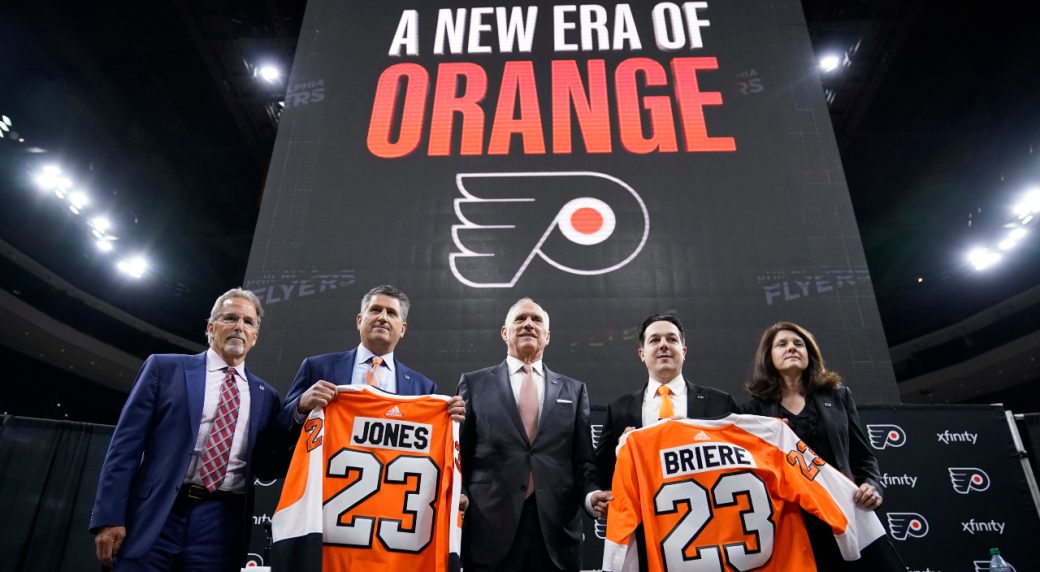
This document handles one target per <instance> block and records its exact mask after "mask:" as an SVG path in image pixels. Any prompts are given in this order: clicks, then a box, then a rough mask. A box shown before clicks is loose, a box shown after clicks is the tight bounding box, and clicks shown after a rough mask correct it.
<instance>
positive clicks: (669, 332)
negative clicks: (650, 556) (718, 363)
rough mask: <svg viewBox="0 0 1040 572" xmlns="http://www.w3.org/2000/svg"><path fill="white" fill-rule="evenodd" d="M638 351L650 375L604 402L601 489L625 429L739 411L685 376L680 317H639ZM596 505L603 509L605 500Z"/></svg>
mask: <svg viewBox="0 0 1040 572" xmlns="http://www.w3.org/2000/svg"><path fill="white" fill-rule="evenodd" d="M638 354H639V359H640V360H641V361H642V362H643V364H645V365H646V371H647V373H648V374H649V380H648V381H647V382H646V383H645V384H643V386H642V387H641V388H640V389H639V391H636V392H633V393H629V394H627V395H622V396H621V397H619V398H617V399H615V400H614V401H612V402H611V403H610V404H609V405H607V417H606V421H605V422H604V424H603V432H602V433H601V434H600V439H599V443H598V444H597V446H596V465H597V467H598V468H599V476H600V485H601V487H602V488H603V489H610V484H611V480H612V479H613V478H614V463H615V461H617V457H616V456H615V450H616V449H617V445H618V439H620V438H621V435H623V434H624V433H625V431H627V430H629V429H637V428H639V427H643V426H646V425H649V424H651V423H654V422H656V421H657V420H658V419H661V418H662V417H664V418H668V417H687V418H690V419H712V418H717V417H722V416H724V415H727V414H729V413H737V404H736V402H735V401H734V400H733V397H732V396H730V394H728V393H726V392H725V391H720V390H718V389H714V388H711V387H705V386H703V385H698V384H696V383H693V382H691V381H689V380H686V379H684V378H683V374H682V367H683V362H684V361H685V360H686V337H685V335H684V334H683V327H682V322H680V321H679V319H678V318H676V317H675V316H671V315H668V314H654V315H652V316H650V317H649V318H647V319H646V320H645V321H643V327H642V329H640V331H639V348H638ZM662 388H663V389H662ZM596 508H597V509H599V510H601V511H605V510H606V507H605V506H603V505H600V506H597V507H596ZM641 561H642V562H645V561H646V559H645V558H643V559H641Z"/></svg>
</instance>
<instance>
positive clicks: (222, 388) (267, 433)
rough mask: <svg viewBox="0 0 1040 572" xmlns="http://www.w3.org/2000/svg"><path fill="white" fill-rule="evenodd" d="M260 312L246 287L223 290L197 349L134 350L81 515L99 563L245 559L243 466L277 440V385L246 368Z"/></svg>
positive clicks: (249, 475) (247, 509)
mask: <svg viewBox="0 0 1040 572" xmlns="http://www.w3.org/2000/svg"><path fill="white" fill-rule="evenodd" d="M262 316H263V309H262V308H261V306H260V300H259V299H258V298H257V297H256V295H255V294H253V293H252V292H249V291H248V290H242V289H239V288H235V289H232V290H228V291H227V292H225V293H224V294H223V295H221V296H220V297H219V298H217V301H216V303H215V304H214V305H213V309H212V311H211V312H210V317H209V322H208V323H207V325H206V336H207V338H208V339H209V349H208V350H206V351H205V352H203V353H201V354H197V355H173V354H168V355H153V356H150V357H149V358H148V359H147V360H145V362H144V365H143V366H142V367H141V371H140V373H138V375H137V380H136V381H134V385H133V388H132V389H131V390H130V396H129V397H128V398H127V401H126V405H124V406H123V411H122V413H121V414H120V416H119V423H118V424H117V425H116V429H115V433H113V435H112V441H111V443H110V444H109V447H108V453H106V455H105V463H104V465H103V466H102V469H101V477H100V479H99V482H98V490H97V497H96V499H95V501H94V509H93V511H92V512H91V516H90V531H91V532H93V533H95V534H96V537H95V544H96V547H97V557H98V560H100V561H101V563H102V564H103V565H105V566H113V565H114V568H115V570H116V571H132V570H172V569H178V570H193V571H203V570H207V571H209V570H213V571H217V570H220V571H230V570H239V569H240V568H241V566H242V564H243V563H244V562H245V555H246V548H247V547H248V540H249V529H250V528H251V527H252V524H253V523H252V518H251V517H252V508H253V479H254V472H255V471H254V469H256V471H259V465H257V466H256V467H254V465H256V464H257V463H258V462H260V461H261V460H263V459H261V458H260V457H261V456H263V455H268V454H272V451H271V450H272V449H275V448H278V447H280V445H279V443H284V426H285V423H287V420H286V419H285V418H279V415H280V411H281V402H280V401H279V399H278V392H277V391H276V390H275V389H274V388H273V387H271V386H270V385H268V384H267V383H266V382H264V380H262V379H260V378H259V377H256V376H255V375H253V374H252V373H251V372H250V371H249V369H247V368H246V366H245V358H246V354H248V353H249V350H250V349H252V347H253V345H254V344H256V340H257V336H258V335H259V332H260V318H261V317H262ZM254 457H257V458H256V459H254ZM257 476H259V477H261V478H275V477H277V476H280V475H275V474H257Z"/></svg>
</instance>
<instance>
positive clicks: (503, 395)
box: [458, 298, 607, 572]
mask: <svg viewBox="0 0 1040 572" xmlns="http://www.w3.org/2000/svg"><path fill="white" fill-rule="evenodd" d="M501 334H502V340H503V341H505V343H506V349H507V356H506V359H505V361H503V362H501V363H499V364H498V365H495V366H492V367H489V368H485V369H482V370H479V371H473V372H470V373H465V374H463V375H462V378H461V379H460V380H459V391H458V393H459V395H461V396H462V397H463V399H464V400H465V402H466V423H465V424H463V426H462V434H461V436H460V437H459V442H460V445H461V447H462V449H461V451H460V453H459V456H460V457H461V458H462V486H463V490H464V493H465V494H466V495H467V496H468V497H469V510H468V511H466V518H465V520H464V521H463V524H462V560H463V566H464V567H465V570H466V572H492V571H493V572H552V571H562V570H567V571H575V572H576V571H577V570H578V569H579V568H580V564H581V538H582V530H581V520H580V518H579V514H578V511H579V510H581V507H582V506H584V507H586V509H587V510H591V505H592V503H596V502H602V501H605V499H606V497H607V494H606V493H603V492H602V491H598V490H596V480H597V479H596V469H595V464H594V462H593V456H592V436H591V433H590V432H589V394H588V390H587V389H586V388H585V384H584V383H582V382H580V381H577V380H575V379H571V378H569V377H567V376H564V375H560V374H558V373H556V372H554V371H551V370H549V368H547V367H545V366H544V364H543V363H542V353H543V351H544V350H545V346H546V345H548V343H549V314H548V313H547V312H546V311H545V310H543V309H542V307H541V306H539V305H538V304H536V303H535V301H534V300H531V299H530V298H523V299H521V300H519V301H518V302H517V303H516V304H514V305H513V307H512V308H510V309H509V311H508V312H507V313H506V319H505V322H504V324H503V325H502V331H501ZM601 497H602V498H601Z"/></svg>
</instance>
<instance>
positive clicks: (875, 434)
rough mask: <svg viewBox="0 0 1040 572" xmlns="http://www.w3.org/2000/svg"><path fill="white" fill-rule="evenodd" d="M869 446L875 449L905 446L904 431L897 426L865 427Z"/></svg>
mask: <svg viewBox="0 0 1040 572" xmlns="http://www.w3.org/2000/svg"><path fill="white" fill-rule="evenodd" d="M867 437H868V438H869V439H870V446H871V447H873V448H875V449H879V450H880V449H884V448H886V447H902V446H903V445H906V431H903V428H902V427H900V426H899V425H867Z"/></svg>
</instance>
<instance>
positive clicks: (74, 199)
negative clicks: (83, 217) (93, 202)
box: [69, 191, 90, 215]
mask: <svg viewBox="0 0 1040 572" xmlns="http://www.w3.org/2000/svg"><path fill="white" fill-rule="evenodd" d="M89 204H90V197H88V196H87V193H84V192H83V191H72V192H71V193H69V210H70V211H72V214H77V215H78V214H80V212H82V211H83V208H84V207H86V206H87V205H89Z"/></svg>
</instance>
